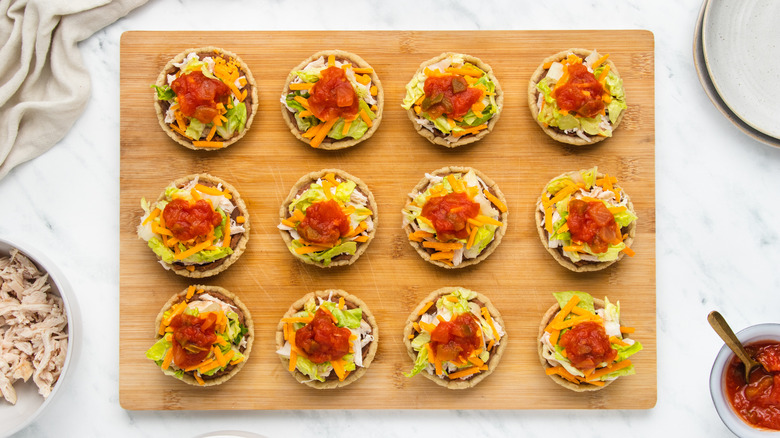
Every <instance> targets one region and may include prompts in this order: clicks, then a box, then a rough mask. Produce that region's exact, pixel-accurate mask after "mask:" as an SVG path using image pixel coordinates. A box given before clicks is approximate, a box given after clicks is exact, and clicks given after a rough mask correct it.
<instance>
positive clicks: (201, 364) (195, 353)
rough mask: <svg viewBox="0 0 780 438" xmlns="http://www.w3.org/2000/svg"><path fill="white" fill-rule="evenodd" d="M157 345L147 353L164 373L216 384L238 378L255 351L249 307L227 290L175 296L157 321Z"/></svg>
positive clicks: (193, 290)
mask: <svg viewBox="0 0 780 438" xmlns="http://www.w3.org/2000/svg"><path fill="white" fill-rule="evenodd" d="M155 330H156V331H157V338H156V339H157V341H156V342H155V343H154V345H152V347H151V348H149V350H147V351H146V357H147V358H148V359H150V360H152V361H154V362H155V363H156V364H157V366H159V367H160V369H161V370H162V372H163V373H165V374H166V375H168V376H173V377H175V378H177V379H179V380H181V381H183V382H185V383H188V384H190V385H197V386H214V385H219V384H221V383H224V382H226V381H227V380H228V379H230V378H231V377H233V376H235V375H236V373H238V371H239V370H241V367H243V366H244V364H245V363H246V361H247V359H249V353H250V352H251V351H252V342H253V341H254V337H255V331H254V325H253V323H252V315H251V314H250V313H249V309H247V307H246V306H245V305H244V303H242V302H241V300H239V299H238V297H237V296H235V295H234V294H232V293H231V292H230V291H228V290H227V289H224V288H221V287H218V286H204V285H194V286H190V287H188V288H187V289H185V290H183V291H181V292H179V293H178V294H176V295H174V296H173V297H171V299H170V300H168V302H167V303H165V305H164V306H163V307H162V310H160V313H159V314H158V315H157V320H156V321H155Z"/></svg>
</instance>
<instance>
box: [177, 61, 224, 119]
mask: <svg viewBox="0 0 780 438" xmlns="http://www.w3.org/2000/svg"><path fill="white" fill-rule="evenodd" d="M171 89H172V90H173V92H174V93H176V96H177V98H178V101H179V109H180V110H181V112H182V114H184V115H185V116H187V117H194V118H196V119H198V120H200V121H201V122H203V123H210V122H211V121H212V120H214V117H216V116H217V115H219V110H217V103H227V101H228V100H227V97H228V96H230V88H228V86H227V85H225V84H224V83H222V81H220V80H218V79H212V78H209V77H206V75H204V74H203V73H202V72H200V71H194V72H192V73H187V74H183V75H181V76H179V77H178V78H176V79H175V80H174V81H173V82H172V83H171Z"/></svg>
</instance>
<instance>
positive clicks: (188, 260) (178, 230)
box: [137, 173, 249, 278]
mask: <svg viewBox="0 0 780 438" xmlns="http://www.w3.org/2000/svg"><path fill="white" fill-rule="evenodd" d="M141 207H142V208H143V210H144V214H143V215H142V216H141V220H140V224H139V225H138V228H137V234H138V237H139V238H140V239H142V240H145V241H146V242H147V245H148V246H149V248H150V249H151V250H152V251H153V252H154V254H155V255H156V256H157V258H158V260H159V261H160V264H161V265H162V266H163V267H164V268H165V269H167V270H172V271H173V272H174V273H176V274H179V275H182V276H185V277H192V278H203V277H210V276H212V275H216V274H219V273H220V272H222V271H224V270H225V269H227V268H228V267H229V266H230V265H232V264H233V263H235V262H236V260H238V258H239V257H240V256H241V254H242V253H243V252H244V250H245V249H246V244H247V242H248V241H249V213H248V210H247V208H246V204H244V201H243V200H242V199H241V196H240V195H239V193H238V191H237V190H236V189H235V187H233V186H232V185H230V184H228V183H227V182H225V181H223V180H221V179H219V178H217V177H215V176H212V175H209V174H206V173H201V174H194V175H189V176H185V177H182V178H179V179H177V180H176V181H173V182H172V183H171V184H170V185H168V187H166V188H165V190H163V192H162V194H161V195H160V197H159V198H157V201H155V202H153V203H149V202H147V201H146V199H142V200H141Z"/></svg>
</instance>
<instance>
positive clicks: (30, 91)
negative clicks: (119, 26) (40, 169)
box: [0, 0, 148, 179]
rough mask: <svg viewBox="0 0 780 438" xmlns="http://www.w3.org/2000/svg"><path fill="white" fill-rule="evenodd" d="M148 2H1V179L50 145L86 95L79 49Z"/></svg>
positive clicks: (80, 109) (79, 109) (87, 85)
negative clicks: (91, 36) (81, 44)
mask: <svg viewBox="0 0 780 438" xmlns="http://www.w3.org/2000/svg"><path fill="white" fill-rule="evenodd" d="M147 1H148V0H114V1H111V0H0V14H2V16H0V41H2V49H0V179H2V178H3V177H4V176H5V175H7V174H8V172H9V171H10V170H11V169H13V168H14V166H16V165H18V164H20V163H23V162H25V161H27V160H30V159H32V158H35V157H37V156H38V155H40V154H42V153H44V152H46V151H47V150H49V148H51V147H52V146H54V144H55V143H57V142H58V141H59V140H60V139H62V137H64V136H65V134H66V133H67V132H68V130H69V129H70V128H71V126H73V123H74V122H75V121H76V119H78V117H79V116H80V115H81V113H82V112H83V111H84V108H85V106H86V104H87V99H88V98H89V93H90V78H89V72H88V71H87V69H86V68H85V67H84V64H83V62H82V59H81V53H80V52H79V48H78V43H79V42H80V41H83V40H85V39H87V38H88V37H89V36H90V35H92V34H93V33H95V32H96V31H98V30H100V29H101V28H103V27H105V26H107V25H109V24H111V23H113V22H114V21H116V20H117V19H119V18H121V17H123V16H125V15H127V13H128V12H130V11H131V10H132V9H134V8H136V7H138V6H140V5H142V4H144V3H146V2H147Z"/></svg>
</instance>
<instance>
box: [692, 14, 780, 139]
mask: <svg viewBox="0 0 780 438" xmlns="http://www.w3.org/2000/svg"><path fill="white" fill-rule="evenodd" d="M778 18H780V1H777V0H704V2H703V3H702V7H701V12H700V13H699V18H698V21H697V23H696V29H695V32H694V36H693V59H694V63H695V65H696V71H697V73H698V74H699V80H700V81H701V84H702V86H703V87H704V91H705V92H706V93H707V95H708V96H709V98H710V100H712V103H713V104H715V107H716V108H718V110H720V112H721V113H723V115H725V116H726V118H728V119H729V120H730V121H731V122H732V123H734V125H736V126H737V127H738V128H739V129H740V130H742V131H743V132H745V133H746V134H748V135H749V136H751V137H753V138H754V139H756V140H758V141H761V142H763V143H766V144H768V145H770V146H776V147H780V30H779V29H778V26H780V24H778V21H777V19H778Z"/></svg>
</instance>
